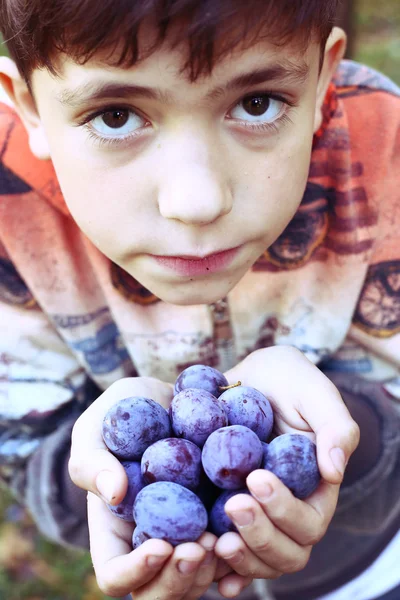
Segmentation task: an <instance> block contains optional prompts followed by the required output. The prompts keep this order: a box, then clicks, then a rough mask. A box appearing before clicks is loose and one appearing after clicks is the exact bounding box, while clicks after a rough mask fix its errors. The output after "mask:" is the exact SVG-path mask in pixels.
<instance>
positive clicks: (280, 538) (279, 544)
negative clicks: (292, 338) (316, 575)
mask: <svg viewBox="0 0 400 600" xmlns="http://www.w3.org/2000/svg"><path fill="white" fill-rule="evenodd" d="M226 377H227V378H228V381H229V382H230V383H234V382H235V381H241V383H242V385H246V386H251V387H254V388H256V389H258V390H259V391H260V392H262V393H263V394H264V395H265V396H267V398H268V399H269V400H270V402H271V404H272V407H273V410H274V415H275V428H274V429H275V433H277V434H282V433H301V434H304V435H307V436H309V437H310V438H311V439H313V440H314V441H315V442H316V445H317V460H318V466H319V469H320V472H321V476H322V481H321V483H320V485H319V487H318V488H317V490H316V491H315V492H314V493H313V494H312V495H311V496H310V497H309V498H307V499H306V500H299V499H297V498H295V497H294V496H293V494H292V493H291V492H290V490H289V489H288V488H287V487H286V486H285V485H283V483H282V482H281V481H280V480H279V479H278V478H277V477H276V476H275V475H273V473H271V472H269V471H266V470H261V469H260V470H257V471H254V472H253V473H251V474H250V475H249V476H248V478H247V487H248V489H249V491H250V492H251V496H249V495H244V494H238V495H237V496H234V497H233V498H231V499H230V500H229V501H228V502H227V503H226V505H225V510H226V512H227V514H228V515H229V516H230V517H231V519H232V521H233V522H234V523H235V525H236V527H237V529H238V532H239V533H227V534H225V535H223V536H222V537H221V538H220V539H219V540H218V541H217V544H216V546H215V553H216V554H217V556H218V557H219V558H220V559H223V561H224V562H225V563H226V564H228V565H229V566H230V567H231V568H232V569H233V570H234V571H235V572H236V573H237V574H239V575H241V576H242V577H253V578H262V579H274V578H277V577H279V576H280V575H282V574H284V573H294V572H296V571H300V570H301V569H303V568H304V567H305V565H306V564H307V562H308V560H309V557H310V554H311V550H312V548H313V546H314V545H315V544H316V543H317V542H318V541H320V540H321V538H322V537H323V535H324V534H325V532H326V530H327V528H328V525H329V523H330V521H331V519H332V517H333V515H334V512H335V509H336V505H337V500H338V495H339V488H340V483H341V481H342V479H343V474H344V470H345V466H346V464H347V462H348V460H349V458H350V456H351V454H352V453H353V452H354V450H355V449H356V447H357V445H358V442H359V428H358V426H357V424H356V423H355V421H353V419H352V417H351V416H350V413H349V411H348V410H347V408H346V406H345V404H344V403H343V400H342V398H341V396H340V394H339V392H338V390H337V388H336V387H335V386H334V385H333V384H332V383H331V382H330V381H329V379H328V378H327V377H326V376H325V375H324V374H323V373H322V372H321V371H320V370H319V369H318V368H317V367H316V366H315V365H313V364H312V363H311V362H310V361H309V360H308V359H307V358H306V357H305V356H304V355H303V354H302V353H300V352H299V351H298V350H295V349H294V348H290V347H272V348H268V349H264V350H258V351H256V352H254V353H252V354H251V355H249V356H248V357H247V358H246V359H245V360H244V361H243V362H242V363H240V364H239V365H237V366H236V367H235V368H234V369H232V370H231V371H229V372H228V373H226ZM229 577H231V576H230V575H228V576H227V577H226V578H224V577H223V578H222V579H221V581H220V583H219V589H220V592H221V593H222V594H223V593H224V591H225V588H224V586H225V584H226V582H227V581H229Z"/></svg>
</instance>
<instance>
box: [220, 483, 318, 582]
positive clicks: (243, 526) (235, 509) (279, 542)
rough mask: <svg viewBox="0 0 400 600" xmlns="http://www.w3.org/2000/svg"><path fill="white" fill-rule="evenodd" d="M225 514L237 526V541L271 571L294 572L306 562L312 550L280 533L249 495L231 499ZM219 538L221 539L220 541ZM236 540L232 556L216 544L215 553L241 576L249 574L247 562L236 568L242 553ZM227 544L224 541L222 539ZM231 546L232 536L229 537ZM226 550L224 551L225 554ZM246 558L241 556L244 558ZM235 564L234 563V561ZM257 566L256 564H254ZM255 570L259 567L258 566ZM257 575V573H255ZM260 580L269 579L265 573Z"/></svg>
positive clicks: (226, 506)
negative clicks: (238, 536)
mask: <svg viewBox="0 0 400 600" xmlns="http://www.w3.org/2000/svg"><path fill="white" fill-rule="evenodd" d="M225 512H226V513H227V514H228V516H229V517H230V518H231V519H232V521H233V522H234V524H235V525H236V527H237V529H238V531H239V533H240V538H241V539H240V538H239V540H240V541H242V542H244V543H245V545H247V547H248V548H249V549H250V550H251V552H252V553H253V554H254V555H255V556H256V557H257V558H258V559H260V561H261V563H264V564H265V565H268V567H269V568H270V569H271V570H275V571H279V572H281V573H282V572H284V573H294V572H296V571H298V570H300V569H302V568H303V567H304V566H305V565H306V564H307V562H308V559H309V556H310V552H311V547H310V546H301V545H299V544H297V543H296V542H295V541H294V540H292V539H291V538H290V537H289V536H287V535H286V534H285V533H283V532H282V531H280V530H279V529H278V528H277V527H275V525H274V524H273V523H272V521H271V520H270V519H269V518H268V516H267V515H266V514H265V512H264V511H263V509H262V507H261V506H260V504H259V503H258V502H257V501H256V500H255V499H254V498H252V497H251V496H248V495H245V494H238V495H237V496H234V497H233V498H231V499H230V500H228V502H227V503H226V505H225ZM221 540H222V538H220V541H221ZM239 540H238V539H236V544H235V548H234V549H233V551H232V552H234V556H232V553H231V555H227V554H226V553H224V554H222V553H221V547H222V544H220V543H219V544H217V546H216V549H215V551H216V553H217V554H218V556H220V557H221V558H223V559H224V560H226V561H227V563H228V564H229V565H230V566H231V567H232V568H234V569H235V571H236V572H237V573H239V574H240V575H249V574H250V572H247V571H246V570H244V569H247V568H248V566H249V564H250V563H249V560H246V561H245V562H243V561H242V562H241V566H240V568H239V569H238V564H237V562H239V559H240V557H241V554H243V548H240V549H239V548H238V547H237V546H238V542H239ZM225 542H226V540H225ZM232 543H233V537H232ZM227 550H228V547H227V546H226V547H225V548H224V551H225V552H226V551H227ZM246 557H247V555H246V556H245V557H244V558H246ZM242 559H243V557H242ZM236 561H237V562H236ZM253 564H254V565H255V566H257V563H256V562H255V561H254V563H253ZM257 568H258V566H257ZM257 573H259V571H257ZM258 576H259V577H264V578H266V577H269V576H270V575H269V574H268V572H267V573H266V574H262V575H261V574H260V573H259V575H258Z"/></svg>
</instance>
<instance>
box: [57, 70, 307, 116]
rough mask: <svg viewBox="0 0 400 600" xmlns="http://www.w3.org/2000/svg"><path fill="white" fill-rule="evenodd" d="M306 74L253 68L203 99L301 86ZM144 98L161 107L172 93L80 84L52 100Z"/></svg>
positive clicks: (82, 102) (76, 102) (129, 85)
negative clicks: (278, 85) (277, 86)
mask: <svg viewBox="0 0 400 600" xmlns="http://www.w3.org/2000/svg"><path fill="white" fill-rule="evenodd" d="M308 75H309V68H308V66H307V65H306V63H304V62H302V63H300V64H294V63H292V62H290V61H285V63H282V64H276V65H271V66H269V67H266V68H261V69H255V70H253V71H250V72H249V73H243V74H241V75H237V76H236V77H234V78H233V79H231V80H230V81H228V82H227V83H225V84H223V85H220V86H217V87H215V88H214V89H212V90H211V91H209V92H208V93H207V95H206V100H213V99H216V98H218V97H220V96H222V95H224V94H226V93H227V92H231V91H236V90H240V89H246V88H249V87H252V86H255V85H260V84H263V83H269V84H272V83H275V84H276V83H286V84H288V85H302V84H304V83H305V81H306V80H307V78H308ZM133 97H135V98H147V99H149V100H157V101H159V102H161V103H163V104H171V103H172V102H173V94H171V92H169V91H165V90H162V89H157V88H151V87H147V86H142V85H135V84H132V83H126V84H125V83H117V82H104V81H92V82H88V83H84V84H82V85H79V86H77V87H76V88H73V89H63V90H61V91H60V92H59V93H58V94H57V95H56V99H57V100H58V102H60V103H61V104H62V105H63V106H67V107H71V108H79V107H81V106H82V105H86V104H88V103H90V102H94V101H107V100H115V99H129V98H133Z"/></svg>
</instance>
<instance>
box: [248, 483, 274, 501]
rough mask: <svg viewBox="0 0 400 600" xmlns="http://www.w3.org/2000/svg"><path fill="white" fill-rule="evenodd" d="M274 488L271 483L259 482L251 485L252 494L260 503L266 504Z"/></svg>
mask: <svg viewBox="0 0 400 600" xmlns="http://www.w3.org/2000/svg"><path fill="white" fill-rule="evenodd" d="M273 491H274V490H273V489H272V486H271V485H269V483H260V482H257V483H255V484H253V483H252V484H251V492H252V494H254V496H255V497H256V498H257V500H259V501H260V502H265V501H266V500H268V498H270V497H271V496H272V493H273Z"/></svg>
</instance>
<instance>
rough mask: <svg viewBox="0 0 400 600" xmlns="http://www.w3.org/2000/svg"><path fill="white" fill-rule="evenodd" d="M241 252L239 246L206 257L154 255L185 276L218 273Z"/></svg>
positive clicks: (156, 258) (158, 260)
mask: <svg viewBox="0 0 400 600" xmlns="http://www.w3.org/2000/svg"><path fill="white" fill-rule="evenodd" d="M238 252H239V247H237V248H231V249H229V250H223V251H222V252H216V253H214V254H209V255H208V256H205V257H204V258H201V257H194V256H154V257H153V258H154V259H155V261H156V262H157V263H158V264H159V265H161V266H163V267H166V268H167V269H170V270H171V271H174V272H175V273H178V274H179V275H183V276H187V277H190V276H196V275H197V276H198V275H207V274H210V273H217V272H218V271H222V270H223V269H225V268H227V267H228V266H229V265H230V264H231V263H232V261H233V259H234V258H235V256H236V255H237V253H238Z"/></svg>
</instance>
